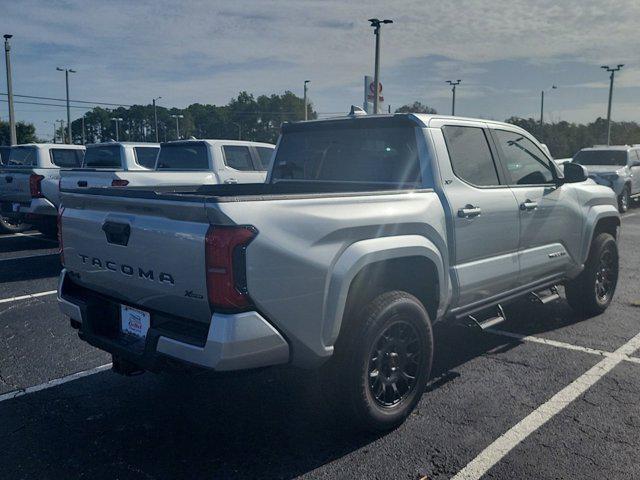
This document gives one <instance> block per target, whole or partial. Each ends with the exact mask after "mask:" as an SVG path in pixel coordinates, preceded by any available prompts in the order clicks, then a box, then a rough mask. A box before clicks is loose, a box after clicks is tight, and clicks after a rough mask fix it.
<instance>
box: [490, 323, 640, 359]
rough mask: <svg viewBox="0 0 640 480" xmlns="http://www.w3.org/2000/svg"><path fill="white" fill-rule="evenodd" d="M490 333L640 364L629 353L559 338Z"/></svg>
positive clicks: (492, 331) (498, 331)
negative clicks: (619, 352)
mask: <svg viewBox="0 0 640 480" xmlns="http://www.w3.org/2000/svg"><path fill="white" fill-rule="evenodd" d="M487 332H489V333H494V334H496V335H502V336H504V337H511V338H516V339H518V340H521V341H523V342H532V343H541V344H543V345H549V346H551V347H558V348H565V349H567V350H575V351H578V352H584V353H590V354H592V355H599V356H601V357H612V358H621V359H622V360H625V361H627V362H631V363H637V364H640V358H636V357H631V356H629V355H619V354H617V353H615V352H606V351H604V350H597V349H595V348H589V347H581V346H579V345H573V344H571V343H565V342H559V341H557V340H550V339H547V338H540V337H534V336H531V335H521V334H519V333H514V332H507V331H506V330H498V329H493V328H490V329H489V330H487Z"/></svg>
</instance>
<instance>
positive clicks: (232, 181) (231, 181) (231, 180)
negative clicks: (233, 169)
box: [224, 178, 238, 184]
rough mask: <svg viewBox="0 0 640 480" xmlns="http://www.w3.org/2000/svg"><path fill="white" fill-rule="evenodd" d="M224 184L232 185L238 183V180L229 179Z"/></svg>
mask: <svg viewBox="0 0 640 480" xmlns="http://www.w3.org/2000/svg"><path fill="white" fill-rule="evenodd" d="M224 183H230V184H235V183H238V180H236V179H235V178H227V179H226V180H225V181H224Z"/></svg>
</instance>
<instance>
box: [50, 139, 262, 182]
mask: <svg viewBox="0 0 640 480" xmlns="http://www.w3.org/2000/svg"><path fill="white" fill-rule="evenodd" d="M147 145H149V144H147ZM149 148H150V147H143V146H142V145H141V144H130V143H115V142H109V143H101V144H96V145H89V146H87V153H86V156H85V161H84V165H83V168H77V169H71V170H65V171H63V172H62V173H61V180H60V188H62V189H64V188H92V187H109V186H114V187H143V186H146V187H155V186H160V185H171V186H177V185H183V186H184V185H215V184H218V183H264V181H265V179H266V177H267V169H268V167H269V162H270V159H271V156H272V154H273V149H274V145H271V144H269V143H258V142H245V141H237V140H181V141H177V142H175V141H174V142H166V143H162V144H161V145H160V146H159V148H160V151H159V153H158V146H157V145H156V146H155V147H154V152H153V154H152V153H151V152H149V151H147V150H149ZM143 157H144V159H143ZM156 157H157V158H156ZM156 163H157V164H156Z"/></svg>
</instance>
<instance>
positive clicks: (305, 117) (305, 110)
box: [304, 80, 311, 122]
mask: <svg viewBox="0 0 640 480" xmlns="http://www.w3.org/2000/svg"><path fill="white" fill-rule="evenodd" d="M309 82H311V80H305V81H304V121H305V122H306V121H307V120H308V118H307V105H308V102H307V84H308V83H309Z"/></svg>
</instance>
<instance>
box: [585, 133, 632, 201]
mask: <svg viewBox="0 0 640 480" xmlns="http://www.w3.org/2000/svg"><path fill="white" fill-rule="evenodd" d="M573 162H575V163H579V164H580V165H584V166H585V167H587V170H588V173H589V177H590V178H592V179H593V180H594V181H595V182H596V183H598V184H600V185H605V186H607V187H610V188H611V189H612V190H613V191H614V192H615V194H616V197H617V198H618V210H619V211H620V213H624V212H626V211H627V210H628V209H629V205H630V202H631V201H632V200H634V201H635V200H637V199H639V198H640V146H638V145H634V146H630V145H619V146H614V145H612V146H595V147H593V148H583V149H582V150H580V151H579V152H578V153H576V155H575V156H574V157H573Z"/></svg>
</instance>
